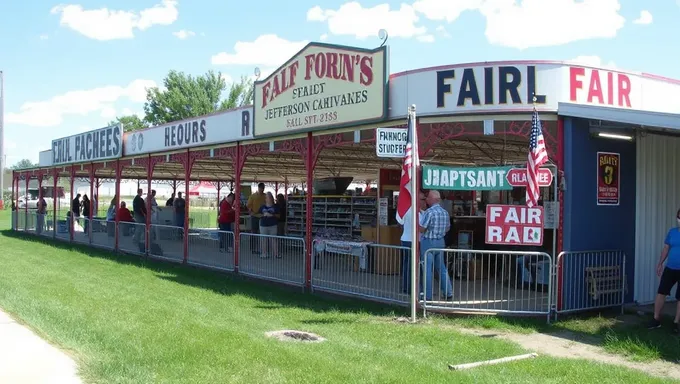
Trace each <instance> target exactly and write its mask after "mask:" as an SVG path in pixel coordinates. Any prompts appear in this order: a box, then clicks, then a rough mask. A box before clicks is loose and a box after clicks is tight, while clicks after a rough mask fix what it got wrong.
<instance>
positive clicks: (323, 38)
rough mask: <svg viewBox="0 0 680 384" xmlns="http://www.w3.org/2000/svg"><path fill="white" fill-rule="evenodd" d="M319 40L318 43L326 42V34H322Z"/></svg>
mask: <svg viewBox="0 0 680 384" xmlns="http://www.w3.org/2000/svg"><path fill="white" fill-rule="evenodd" d="M319 40H320V41H326V40H328V34H327V33H324V34H323V35H321V37H319Z"/></svg>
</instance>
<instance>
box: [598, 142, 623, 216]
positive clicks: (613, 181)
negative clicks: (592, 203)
mask: <svg viewBox="0 0 680 384" xmlns="http://www.w3.org/2000/svg"><path fill="white" fill-rule="evenodd" d="M620 200H621V154H619V153H610V152H598V153H597V205H619V203H620Z"/></svg>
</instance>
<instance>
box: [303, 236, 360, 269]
mask: <svg viewBox="0 0 680 384" xmlns="http://www.w3.org/2000/svg"><path fill="white" fill-rule="evenodd" d="M369 244H371V243H369V242H356V241H343V240H333V239H315V240H314V255H315V256H314V268H315V269H319V268H320V267H321V266H320V265H319V264H320V263H319V261H320V257H319V255H320V254H321V253H322V252H328V253H334V254H339V255H348V256H352V257H353V258H355V262H354V265H355V268H356V267H357V266H358V268H356V269H359V270H361V271H365V270H366V267H367V262H366V258H367V255H368V245H369Z"/></svg>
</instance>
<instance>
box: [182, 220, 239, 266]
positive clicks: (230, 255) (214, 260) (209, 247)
mask: <svg viewBox="0 0 680 384" xmlns="http://www.w3.org/2000/svg"><path fill="white" fill-rule="evenodd" d="M188 247H189V248H188V250H189V252H188V256H187V263H188V264H192V265H196V266H203V267H208V268H214V269H221V270H226V271H233V270H234V233H233V232H226V231H218V230H215V229H191V230H189V245H188Z"/></svg>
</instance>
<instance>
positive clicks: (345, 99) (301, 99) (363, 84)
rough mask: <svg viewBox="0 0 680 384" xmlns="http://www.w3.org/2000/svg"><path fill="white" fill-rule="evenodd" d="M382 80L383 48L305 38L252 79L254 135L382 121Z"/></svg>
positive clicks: (384, 103) (384, 107)
mask: <svg viewBox="0 0 680 384" xmlns="http://www.w3.org/2000/svg"><path fill="white" fill-rule="evenodd" d="M387 81H388V79H387V48H386V47H380V48H376V49H363V48H355V47H346V46H340V45H330V44H323V43H310V44H308V45H307V46H306V47H305V48H303V49H302V51H300V52H299V53H297V54H296V55H295V56H293V57H292V58H291V59H290V60H288V62H286V63H285V64H283V66H281V67H280V68H279V69H277V70H276V72H274V73H272V74H271V75H269V77H267V78H266V79H264V80H261V81H256V82H255V101H254V104H255V127H254V128H255V130H256V132H255V136H256V137H262V136H270V135H277V134H278V135H280V134H286V133H291V132H299V131H310V130H313V129H316V130H318V129H329V128H337V127H343V126H356V125H361V124H368V123H373V122H377V121H381V120H383V119H384V118H385V117H386V116H387V92H386V90H387Z"/></svg>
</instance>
